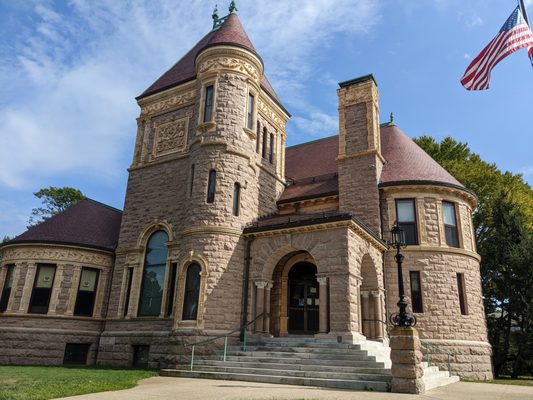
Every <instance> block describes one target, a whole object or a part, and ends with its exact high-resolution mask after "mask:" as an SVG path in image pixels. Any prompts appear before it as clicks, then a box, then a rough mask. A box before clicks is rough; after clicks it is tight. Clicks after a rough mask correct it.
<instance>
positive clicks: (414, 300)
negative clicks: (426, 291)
mask: <svg viewBox="0 0 533 400" xmlns="http://www.w3.org/2000/svg"><path fill="white" fill-rule="evenodd" d="M409 278H410V281H411V307H412V308H413V312H415V313H421V312H424V311H423V307H422V287H421V285H420V272H419V271H409Z"/></svg>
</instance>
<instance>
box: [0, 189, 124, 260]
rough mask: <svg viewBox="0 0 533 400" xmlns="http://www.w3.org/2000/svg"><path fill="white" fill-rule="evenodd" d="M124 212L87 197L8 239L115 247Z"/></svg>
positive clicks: (19, 242)
mask: <svg viewBox="0 0 533 400" xmlns="http://www.w3.org/2000/svg"><path fill="white" fill-rule="evenodd" d="M121 218H122V212H121V211H120V210H117V209H115V208H112V207H109V206H107V205H105V204H102V203H99V202H97V201H94V200H90V199H86V200H82V201H80V202H79V203H77V204H75V205H73V206H71V207H69V208H67V209H66V210H65V211H63V212H62V213H60V214H57V215H55V216H53V217H51V218H49V219H47V220H46V221H44V222H42V223H40V224H39V225H37V226H34V227H32V228H30V229H28V230H27V231H26V232H24V233H23V234H22V235H19V236H17V237H16V238H15V239H13V240H11V241H9V242H8V243H6V245H10V244H21V243H54V244H69V245H78V246H83V247H91V248H99V249H104V250H111V251H112V250H114V249H115V247H116V245H117V243H118V235H119V230H120V221H121Z"/></svg>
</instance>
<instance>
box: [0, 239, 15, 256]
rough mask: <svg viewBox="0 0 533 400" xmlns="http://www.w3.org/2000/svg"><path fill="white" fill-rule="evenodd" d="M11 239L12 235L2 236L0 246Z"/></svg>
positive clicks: (0, 251) (0, 250) (0, 254)
mask: <svg viewBox="0 0 533 400" xmlns="http://www.w3.org/2000/svg"><path fill="white" fill-rule="evenodd" d="M11 239H13V238H12V237H9V236H7V235H6V236H4V238H3V239H2V240H1V241H0V246H2V245H3V244H4V243H7V242H9V241H10V240H11ZM0 261H2V249H0Z"/></svg>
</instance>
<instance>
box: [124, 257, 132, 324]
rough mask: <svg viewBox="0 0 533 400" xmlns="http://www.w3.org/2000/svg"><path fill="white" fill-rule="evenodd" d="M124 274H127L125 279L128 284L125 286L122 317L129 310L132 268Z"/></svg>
mask: <svg viewBox="0 0 533 400" xmlns="http://www.w3.org/2000/svg"><path fill="white" fill-rule="evenodd" d="M126 273H127V274H128V275H127V277H126V279H127V280H128V283H127V285H126V299H125V301H124V316H126V315H128V309H129V308H130V296H131V282H132V280H133V268H131V267H130V268H128V269H127V270H126Z"/></svg>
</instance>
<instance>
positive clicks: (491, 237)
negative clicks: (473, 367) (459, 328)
mask: <svg viewBox="0 0 533 400" xmlns="http://www.w3.org/2000/svg"><path fill="white" fill-rule="evenodd" d="M415 142H416V143H417V144H418V145H419V146H420V147H422V148H423V149H424V150H425V151H426V152H427V153H428V154H429V155H430V156H432V157H433V158H434V159H435V160H436V161H437V162H438V163H439V164H441V165H442V166H443V167H444V168H445V169H447V170H448V171H449V172H450V173H451V174H452V175H454V176H455V178H456V179H458V180H459V181H460V182H461V183H462V184H464V185H465V186H466V187H467V188H468V189H470V190H472V191H474V192H475V193H476V194H477V196H478V199H479V204H478V208H477V210H476V212H475V213H474V215H473V220H474V228H475V232H476V242H477V249H478V252H479V254H480V255H481V283H482V287H483V294H484V297H485V300H484V302H485V311H486V314H487V326H488V330H489V340H490V342H491V344H492V346H493V362H494V372H495V375H496V376H498V375H500V374H503V373H510V374H511V375H512V376H514V377H516V376H518V375H519V374H521V373H524V372H529V373H531V372H533V369H532V368H533V363H532V362H531V361H530V360H532V354H531V353H532V352H533V350H532V349H533V346H532V344H533V322H532V321H533V289H532V288H533V274H532V272H531V266H532V265H533V260H532V258H533V255H532V253H533V235H532V230H533V191H532V190H531V187H530V186H529V185H528V184H527V183H526V182H524V180H523V179H522V176H521V175H520V174H517V175H514V174H512V173H510V172H502V171H500V170H499V169H498V167H497V166H496V164H494V163H488V162H486V161H483V160H482V159H481V157H480V156H479V155H477V154H475V153H473V152H472V151H471V150H470V149H469V147H468V145H467V144H465V143H460V142H458V141H456V140H454V139H453V138H451V137H447V138H445V139H443V140H442V141H441V142H440V143H439V142H437V141H436V140H435V139H433V138H432V137H430V136H422V137H420V138H417V139H415Z"/></svg>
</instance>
